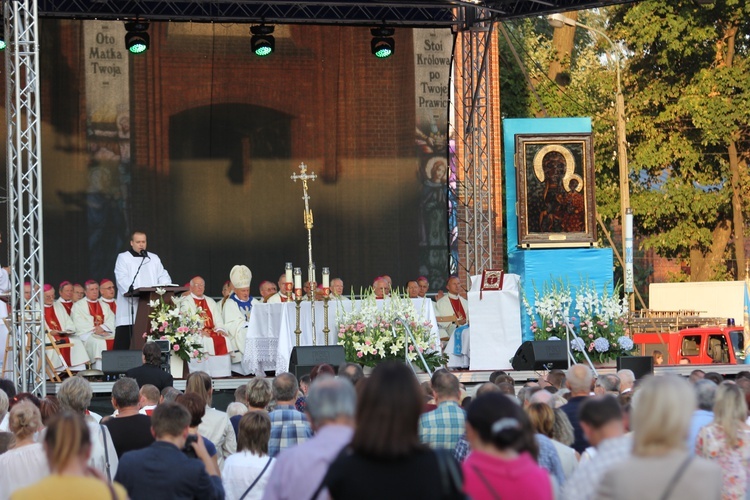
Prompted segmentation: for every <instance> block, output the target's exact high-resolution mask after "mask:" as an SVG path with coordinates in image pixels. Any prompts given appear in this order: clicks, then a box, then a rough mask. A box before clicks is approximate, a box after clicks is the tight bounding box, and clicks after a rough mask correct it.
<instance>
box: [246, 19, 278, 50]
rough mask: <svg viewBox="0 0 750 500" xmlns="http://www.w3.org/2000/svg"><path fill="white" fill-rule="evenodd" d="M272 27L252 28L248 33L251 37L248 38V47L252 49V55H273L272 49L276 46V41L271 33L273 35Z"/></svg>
mask: <svg viewBox="0 0 750 500" xmlns="http://www.w3.org/2000/svg"><path fill="white" fill-rule="evenodd" d="M273 28H274V27H273V26H265V25H263V24H261V25H260V26H252V27H251V28H250V33H252V34H253V36H252V37H251V38H250V47H251V48H252V49H253V53H254V54H255V55H256V56H258V57H266V56H270V55H271V54H272V53H273V49H274V48H275V46H276V39H275V38H274V37H273V35H272V34H271V33H273Z"/></svg>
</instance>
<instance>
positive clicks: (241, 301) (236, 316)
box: [222, 266, 277, 374]
mask: <svg viewBox="0 0 750 500" xmlns="http://www.w3.org/2000/svg"><path fill="white" fill-rule="evenodd" d="M252 278H253V273H251V272H250V269H248V267H247V266H234V267H233V268H232V271H231V272H230V273H229V279H230V280H231V281H232V285H233V286H234V292H232V294H231V295H230V296H229V298H228V299H227V300H226V301H224V305H223V308H222V315H223V316H224V325H225V327H226V329H227V331H228V332H229V336H230V337H231V339H232V344H234V347H235V351H234V352H233V353H232V370H234V371H236V372H237V373H242V374H246V373H245V372H246V370H244V369H242V366H241V363H242V358H243V356H244V353H245V340H246V338H247V322H248V321H249V320H250V310H251V309H252V307H253V298H252V297H250V282H251V281H252ZM276 296H277V295H274V296H273V297H276ZM270 302H271V301H270V300H269V303H270Z"/></svg>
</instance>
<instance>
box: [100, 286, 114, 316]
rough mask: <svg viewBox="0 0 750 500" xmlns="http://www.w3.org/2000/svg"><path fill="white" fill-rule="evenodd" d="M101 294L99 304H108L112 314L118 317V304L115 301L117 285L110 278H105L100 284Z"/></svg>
mask: <svg viewBox="0 0 750 500" xmlns="http://www.w3.org/2000/svg"><path fill="white" fill-rule="evenodd" d="M99 292H100V293H101V294H102V296H101V298H100V299H99V302H101V303H102V305H104V304H106V305H107V306H108V307H109V308H110V309H111V310H112V314H114V315H115V316H116V315H117V302H116V301H115V284H114V282H113V281H112V280H110V279H109V278H104V279H103V280H102V281H101V282H100V283H99Z"/></svg>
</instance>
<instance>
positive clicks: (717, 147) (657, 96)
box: [612, 0, 750, 275]
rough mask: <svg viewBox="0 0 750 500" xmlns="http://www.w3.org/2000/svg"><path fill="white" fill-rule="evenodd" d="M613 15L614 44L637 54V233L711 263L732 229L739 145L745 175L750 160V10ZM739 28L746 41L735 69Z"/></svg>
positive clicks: (633, 84)
mask: <svg viewBox="0 0 750 500" xmlns="http://www.w3.org/2000/svg"><path fill="white" fill-rule="evenodd" d="M613 12H614V16H613V18H612V21H613V29H614V36H615V37H616V38H618V39H620V40H622V41H623V42H624V43H625V44H626V46H627V47H628V49H629V52H630V53H629V57H628V66H627V71H626V72H625V82H626V84H625V90H626V104H627V114H628V116H629V124H628V140H629V142H630V166H631V171H632V172H635V173H636V174H637V175H633V176H632V178H631V180H633V181H634V182H633V184H632V185H633V188H632V198H631V203H632V205H633V207H634V213H635V215H636V227H637V228H638V231H639V233H641V234H645V235H647V238H646V240H645V242H644V245H645V247H646V248H654V249H655V250H656V251H657V252H658V253H659V254H660V255H663V256H666V257H679V258H683V259H688V258H689V252H690V249H691V247H697V248H699V249H701V250H702V251H703V252H704V254H705V253H706V252H707V251H708V248H709V245H710V244H711V242H712V239H713V236H712V232H713V230H714V229H715V228H716V227H717V225H718V224H719V223H721V222H722V221H730V222H731V220H732V207H731V199H732V190H731V186H730V184H729V180H730V177H731V176H730V172H729V163H728V153H727V150H728V144H729V141H730V140H734V141H736V142H737V145H738V149H739V150H740V151H739V154H740V163H741V166H742V164H743V163H744V166H745V170H746V165H747V159H748V154H749V151H748V147H749V146H750V144H748V140H749V139H750V135H749V132H750V131H749V129H748V116H750V78H748V76H747V75H748V69H750V68H748V61H747V51H748V20H749V18H750V4H748V3H746V2H739V1H736V0H717V1H716V2H715V4H714V5H712V6H700V5H698V4H697V3H694V2H691V1H678V0H645V1H642V2H638V3H636V4H632V5H628V6H626V7H620V8H617V9H615V10H613ZM731 26H737V28H738V33H737V37H736V53H735V55H734V59H733V61H732V67H728V66H727V64H726V57H727V53H726V47H727V38H726V36H727V33H728V32H729V30H730V27H731ZM746 187H747V179H743V188H744V189H745V190H746ZM747 209H748V206H747V204H745V207H744V211H745V212H746V211H747ZM729 257H730V258H731V255H730V256H729ZM722 275H725V274H722Z"/></svg>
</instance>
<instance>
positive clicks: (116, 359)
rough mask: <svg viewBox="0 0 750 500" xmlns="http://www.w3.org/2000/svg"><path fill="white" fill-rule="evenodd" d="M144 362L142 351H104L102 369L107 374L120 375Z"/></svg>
mask: <svg viewBox="0 0 750 500" xmlns="http://www.w3.org/2000/svg"><path fill="white" fill-rule="evenodd" d="M142 364H143V355H142V354H141V351H102V371H103V372H104V374H105V375H120V374H123V373H125V372H126V371H128V370H130V369H131V368H135V367H136V366H141V365H142Z"/></svg>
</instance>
